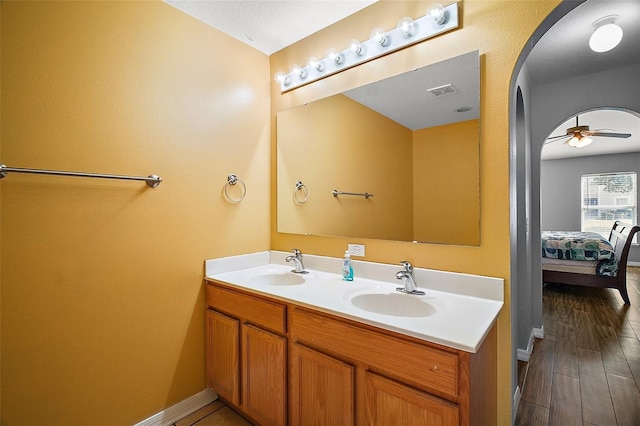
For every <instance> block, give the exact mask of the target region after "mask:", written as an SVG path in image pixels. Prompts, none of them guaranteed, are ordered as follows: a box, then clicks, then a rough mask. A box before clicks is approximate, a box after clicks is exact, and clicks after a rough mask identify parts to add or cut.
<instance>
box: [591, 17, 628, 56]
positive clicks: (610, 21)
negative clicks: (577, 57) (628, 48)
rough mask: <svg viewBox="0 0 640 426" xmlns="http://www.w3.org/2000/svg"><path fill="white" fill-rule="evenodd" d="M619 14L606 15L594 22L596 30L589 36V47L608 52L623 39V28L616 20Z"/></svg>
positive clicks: (599, 51)
mask: <svg viewBox="0 0 640 426" xmlns="http://www.w3.org/2000/svg"><path fill="white" fill-rule="evenodd" d="M616 18H617V16H605V17H604V18H601V19H598V20H597V21H596V22H594V23H593V26H594V27H596V30H595V31H594V32H593V34H591V37H590V38H589V47H590V48H591V50H593V51H594V52H598V53H601V52H608V51H609V50H611V49H613V48H614V47H616V46H617V45H618V44H619V43H620V41H621V40H622V28H620V27H619V26H617V25H616V24H615V23H614V22H615V20H616Z"/></svg>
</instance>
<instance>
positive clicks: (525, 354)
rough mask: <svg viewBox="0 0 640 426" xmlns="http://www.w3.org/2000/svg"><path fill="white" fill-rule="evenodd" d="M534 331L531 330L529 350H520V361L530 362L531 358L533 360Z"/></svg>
mask: <svg viewBox="0 0 640 426" xmlns="http://www.w3.org/2000/svg"><path fill="white" fill-rule="evenodd" d="M534 330H535V329H534ZM534 330H531V334H529V342H528V343H527V348H526V349H521V348H518V351H517V353H518V361H524V362H529V358H531V352H533V338H534V337H535V333H534Z"/></svg>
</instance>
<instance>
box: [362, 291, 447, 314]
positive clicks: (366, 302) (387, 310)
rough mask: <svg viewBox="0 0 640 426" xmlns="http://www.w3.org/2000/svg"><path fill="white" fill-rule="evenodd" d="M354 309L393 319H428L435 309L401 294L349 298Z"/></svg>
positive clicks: (413, 296) (364, 295) (379, 294)
mask: <svg viewBox="0 0 640 426" xmlns="http://www.w3.org/2000/svg"><path fill="white" fill-rule="evenodd" d="M351 304H352V305H353V306H355V307H356V308H359V309H363V310H365V311H369V312H373V313H376V314H382V315H391V316H394V317H429V316H431V315H433V314H435V313H436V308H435V307H434V306H432V305H430V304H429V303H428V302H426V301H425V300H423V299H421V298H420V297H418V296H415V295H412V294H403V293H365V294H358V295H357V296H354V297H352V298H351Z"/></svg>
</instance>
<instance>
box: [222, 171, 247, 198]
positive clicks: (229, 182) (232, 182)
mask: <svg viewBox="0 0 640 426" xmlns="http://www.w3.org/2000/svg"><path fill="white" fill-rule="evenodd" d="M238 182H240V185H242V190H241V193H242V195H241V196H240V198H233V197H232V196H230V195H229V187H232V186H235V185H236V184H237V183H238ZM246 195H247V185H245V183H244V182H243V181H242V179H240V178H239V177H238V176H236V175H234V174H233V173H231V174H230V175H229V176H227V183H226V184H225V185H224V196H225V197H226V198H227V200H229V201H231V202H232V203H239V202H240V201H242V200H244V197H245V196H246Z"/></svg>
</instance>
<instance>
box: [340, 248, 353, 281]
mask: <svg viewBox="0 0 640 426" xmlns="http://www.w3.org/2000/svg"><path fill="white" fill-rule="evenodd" d="M342 279H343V280H345V281H353V266H352V265H351V253H349V250H347V251H345V252H344V259H342Z"/></svg>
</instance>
